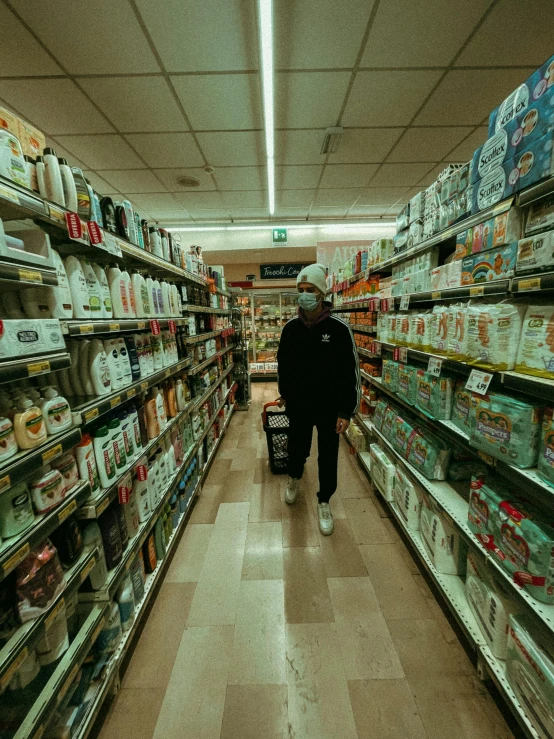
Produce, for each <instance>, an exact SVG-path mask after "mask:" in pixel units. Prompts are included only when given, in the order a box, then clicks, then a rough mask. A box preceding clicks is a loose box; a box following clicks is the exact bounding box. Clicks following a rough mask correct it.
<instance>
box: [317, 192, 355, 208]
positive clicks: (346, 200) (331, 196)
mask: <svg viewBox="0 0 554 739" xmlns="http://www.w3.org/2000/svg"><path fill="white" fill-rule="evenodd" d="M360 193H361V190H359V189H352V190H349V189H344V190H318V192H317V195H316V197H315V202H314V205H317V206H320V205H325V206H342V205H344V206H348V207H349V208H350V206H351V205H353V204H354V203H355V202H356V200H357V199H358V197H359V196H360Z"/></svg>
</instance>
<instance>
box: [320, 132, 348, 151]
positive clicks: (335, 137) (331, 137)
mask: <svg viewBox="0 0 554 739" xmlns="http://www.w3.org/2000/svg"><path fill="white" fill-rule="evenodd" d="M343 133H344V128H343V127H342V126H330V127H329V128H326V129H325V137H324V139H323V143H322V144H321V151H320V152H319V153H320V154H334V153H335V152H336V151H337V149H338V148H339V144H340V140H341V136H342V134H343Z"/></svg>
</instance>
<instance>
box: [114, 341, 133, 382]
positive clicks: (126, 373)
mask: <svg viewBox="0 0 554 739" xmlns="http://www.w3.org/2000/svg"><path fill="white" fill-rule="evenodd" d="M115 342H116V346H117V353H118V356H119V365H120V367H121V376H122V380H123V387H127V385H130V384H131V383H132V381H133V372H132V370H131V360H130V359H129V352H128V351H127V346H126V344H125V339H123V337H121V336H120V337H118V338H117V339H115Z"/></svg>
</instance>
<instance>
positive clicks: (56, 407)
mask: <svg viewBox="0 0 554 739" xmlns="http://www.w3.org/2000/svg"><path fill="white" fill-rule="evenodd" d="M42 415H43V416H44V423H45V424H46V432H47V433H48V434H50V435H52V434H58V433H59V432H60V431H65V430H66V429H68V428H70V427H71V424H72V423H73V421H72V418H71V408H70V407H69V403H68V402H67V400H66V399H65V398H63V397H62V396H61V395H60V394H59V392H58V390H57V389H56V388H55V387H50V388H47V389H46V390H45V391H44V402H43V404H42Z"/></svg>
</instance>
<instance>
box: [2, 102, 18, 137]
mask: <svg viewBox="0 0 554 739" xmlns="http://www.w3.org/2000/svg"><path fill="white" fill-rule="evenodd" d="M0 128H4V129H6V131H9V132H10V133H13V135H14V136H17V138H19V118H18V117H17V116H16V115H14V113H10V111H9V110H6V109H5V108H1V107H0Z"/></svg>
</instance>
